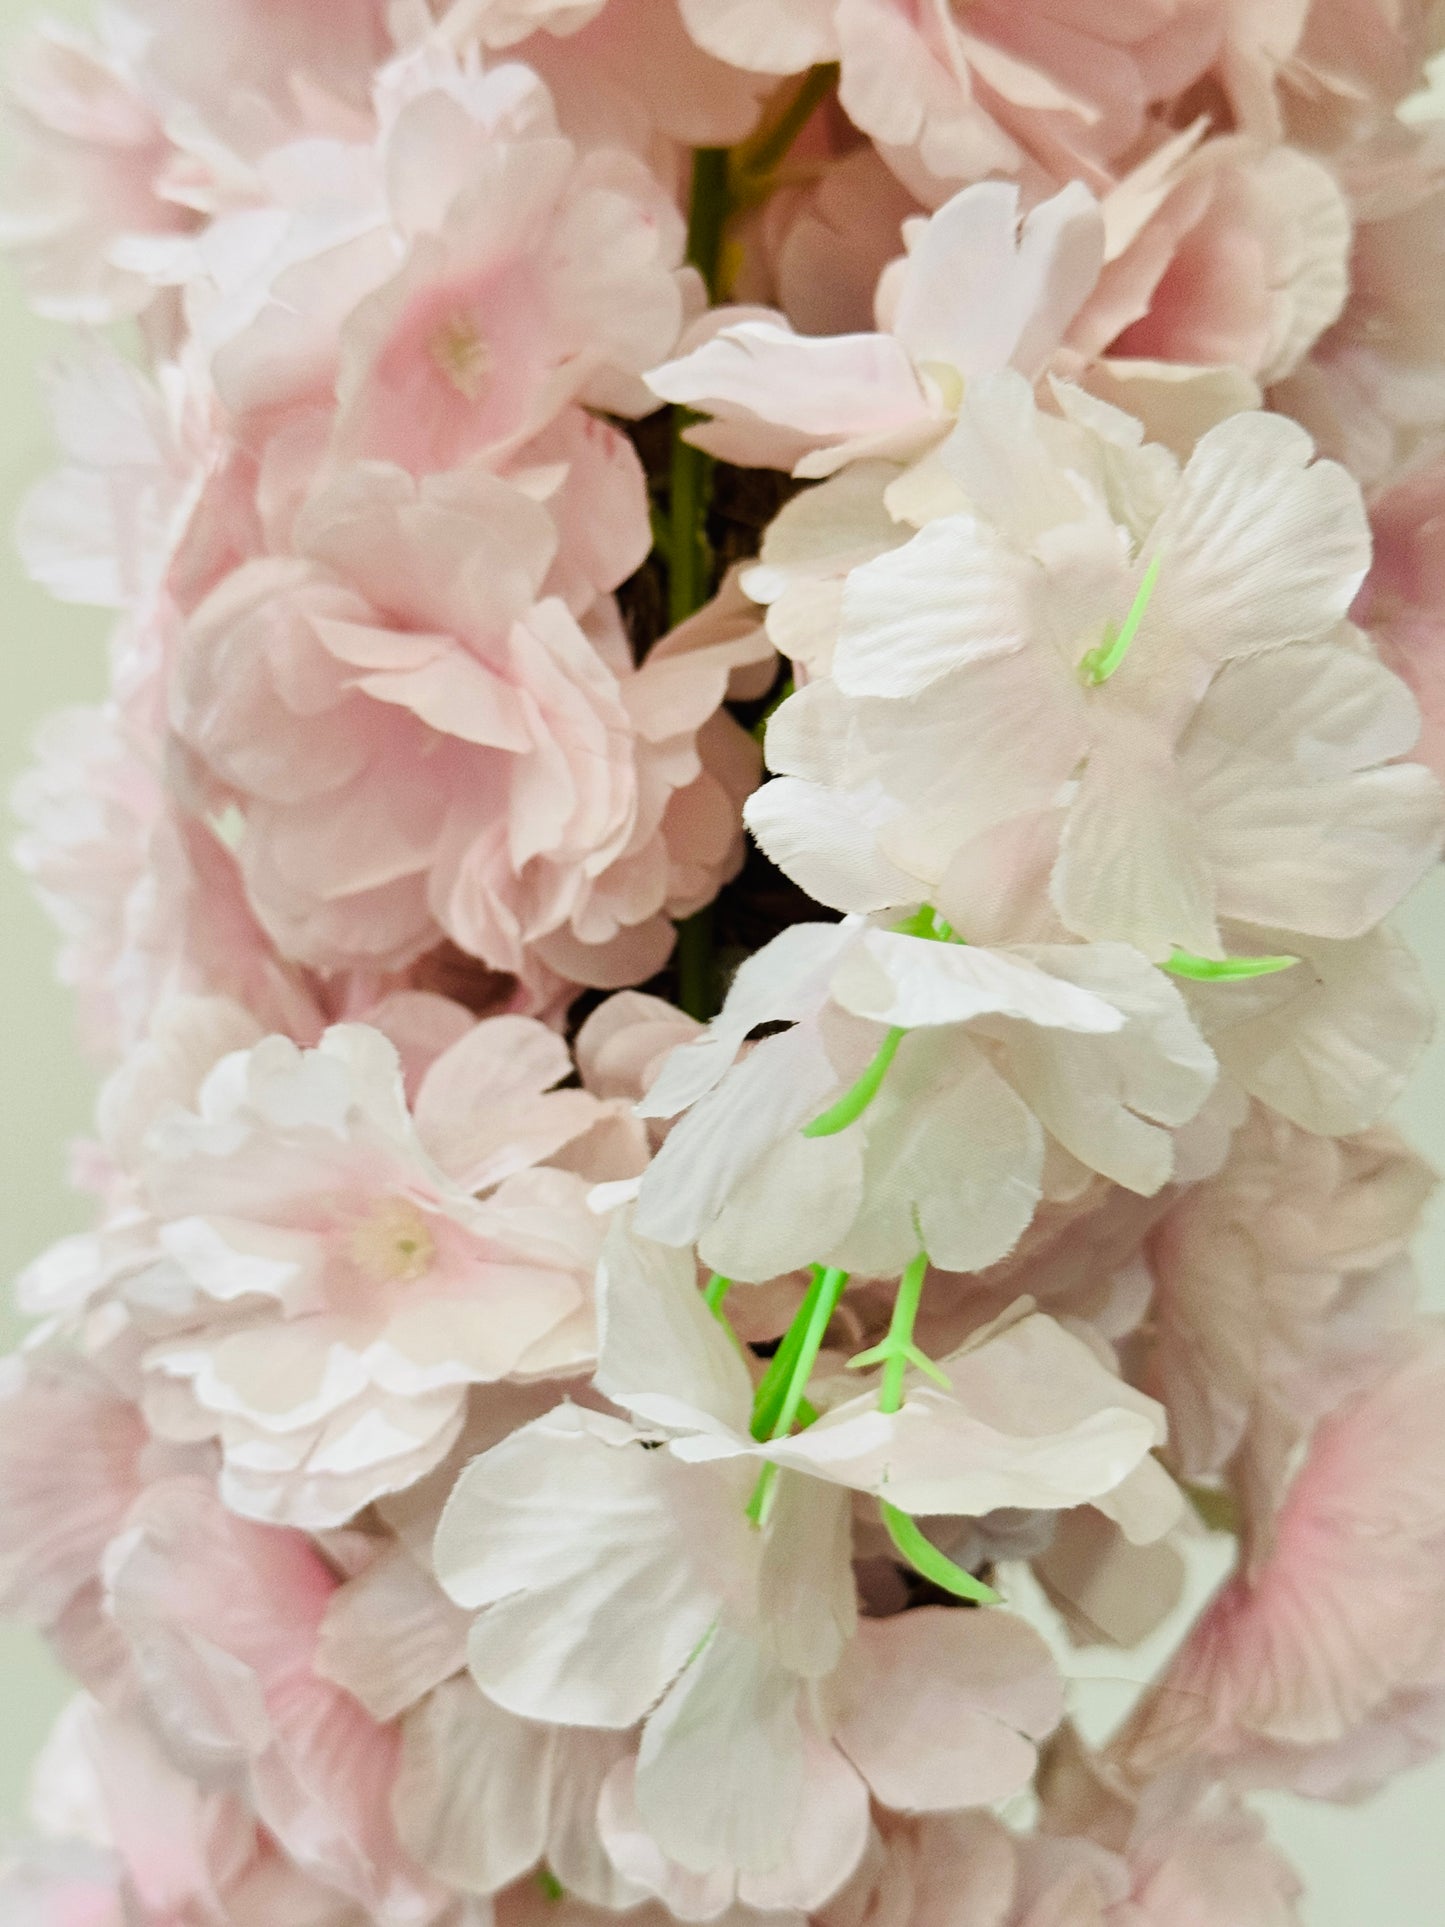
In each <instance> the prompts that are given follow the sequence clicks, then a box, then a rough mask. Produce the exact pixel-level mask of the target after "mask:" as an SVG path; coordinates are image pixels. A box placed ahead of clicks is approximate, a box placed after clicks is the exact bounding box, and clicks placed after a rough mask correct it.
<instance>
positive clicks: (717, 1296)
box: [702, 1271, 733, 1318]
mask: <svg viewBox="0 0 1445 1927" xmlns="http://www.w3.org/2000/svg"><path fill="white" fill-rule="evenodd" d="M732 1288H733V1281H732V1279H731V1278H724V1277H723V1275H722V1273H721V1272H720V1271H715V1272H713V1274H712V1276H711V1277H710V1278H709V1279H708V1281H707V1283H706V1284H705V1285H704V1286H703V1288H702V1296H703V1303H704V1304H705V1305H706V1306H707V1308H708V1310H709V1311H710V1312H711V1313H712V1315H713V1317H714V1318H721V1317H722V1308H723V1304H724V1301H725V1300H726V1298H727V1295H728V1293H729V1292H730V1291H731V1290H732Z"/></svg>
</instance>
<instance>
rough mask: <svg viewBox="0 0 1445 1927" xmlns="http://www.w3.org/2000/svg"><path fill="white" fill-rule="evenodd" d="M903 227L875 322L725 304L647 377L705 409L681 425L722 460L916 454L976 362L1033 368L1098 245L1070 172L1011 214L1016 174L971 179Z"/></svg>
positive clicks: (806, 469) (798, 464)
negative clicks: (1047, 195) (695, 341)
mask: <svg viewBox="0 0 1445 1927" xmlns="http://www.w3.org/2000/svg"><path fill="white" fill-rule="evenodd" d="M904 234H905V237H906V239H907V241H908V253H907V255H906V257H905V258H904V259H903V260H902V261H900V262H898V263H896V264H895V270H896V271H895V270H890V271H889V272H888V273H887V274H886V275H885V277H884V280H883V281H882V283H880V287H879V291H878V306H879V310H880V314H879V319H880V324H881V332H879V333H877V334H841V335H833V334H828V335H807V334H802V335H800V334H795V333H794V332H793V330H792V328H791V327H789V326H788V325H787V324H786V323H785V322H784V321H783V319H782V317H780V316H771V315H763V316H759V317H756V318H754V317H749V318H746V319H742V320H739V321H737V322H734V323H732V324H731V325H720V324H725V323H726V310H724V311H722V312H721V313H716V314H712V315H709V316H708V317H707V318H706V322H705V327H706V331H707V338H706V339H705V340H703V341H702V342H701V344H700V345H699V346H697V347H695V348H693V349H692V351H691V352H690V353H689V354H686V355H684V356H683V357H682V358H681V359H680V360H677V361H673V362H668V363H667V364H665V365H664V366H663V367H661V368H655V369H653V371H652V372H651V374H650V375H649V376H648V384H649V386H650V387H651V388H652V390H653V392H654V393H655V394H658V395H660V396H661V397H662V399H663V400H664V401H671V402H679V403H682V404H685V405H686V406H687V407H689V408H697V409H703V410H706V411H707V413H709V414H710V415H711V416H712V417H713V421H712V422H711V423H709V424H706V425H705V426H704V427H702V428H699V429H695V430H693V431H692V434H691V439H692V440H694V441H695V442H696V443H697V444H698V446H699V447H702V448H706V449H708V450H710V451H711V452H712V453H713V454H715V455H719V456H721V457H722V458H723V459H724V460H726V461H733V462H743V463H751V464H755V465H756V464H764V465H767V466H770V467H776V468H791V469H792V470H793V473H794V474H796V475H812V476H816V475H827V474H830V473H831V472H832V471H833V470H834V469H836V468H838V467H839V466H840V465H841V464H842V463H844V462H847V461H851V460H855V459H857V458H859V457H862V456H867V455H882V456H892V457H901V456H907V455H910V454H916V453H918V452H919V451H920V450H922V449H924V448H927V447H928V446H929V445H930V444H931V443H932V442H934V441H936V440H937V439H938V438H939V436H940V435H941V433H942V432H943V430H944V428H945V427H946V426H947V424H948V422H949V421H950V420H951V419H952V416H953V414H954V412H955V411H956V410H957V407H958V403H959V399H960V397H961V396H962V394H963V391H964V387H965V385H966V384H967V383H968V382H970V381H972V380H973V379H974V378H975V377H976V376H978V375H984V374H994V373H996V372H997V371H998V370H999V369H1000V368H1007V367H1013V368H1018V369H1019V370H1021V371H1022V372H1023V373H1024V374H1025V375H1026V376H1027V377H1028V378H1029V379H1030V380H1033V379H1034V378H1035V377H1036V376H1038V375H1039V374H1040V373H1041V372H1042V370H1043V369H1044V368H1045V367H1046V366H1047V364H1048V361H1049V358H1050V356H1051V355H1052V354H1053V352H1054V350H1055V349H1056V348H1057V347H1058V345H1059V342H1060V341H1061V340H1062V338H1063V336H1064V333H1065V331H1066V330H1067V328H1068V327H1069V324H1070V323H1071V322H1072V321H1073V319H1074V317H1075V315H1076V314H1077V313H1078V311H1079V309H1080V307H1081V306H1082V305H1083V303H1084V301H1085V298H1086V297H1087V296H1088V294H1089V292H1090V291H1091V289H1092V288H1093V285H1094V282H1095V280H1096V278H1097V276H1098V272H1099V267H1100V265H1101V262H1102V255H1103V227H1102V224H1101V222H1100V219H1099V214H1098V210H1097V208H1096V206H1095V204H1094V201H1093V198H1092V196H1091V195H1089V194H1088V192H1087V191H1086V190H1084V189H1083V188H1081V187H1079V186H1078V185H1077V184H1075V185H1071V186H1069V187H1067V188H1065V189H1064V190H1063V192H1062V193H1060V194H1057V195H1055V196H1054V198H1053V199H1052V200H1049V201H1044V202H1042V203H1041V204H1040V205H1039V206H1038V207H1036V208H1034V209H1033V210H1032V211H1031V212H1030V213H1029V214H1028V215H1027V216H1026V218H1024V219H1023V221H1022V224H1020V216H1019V196H1018V190H1017V188H1016V187H1014V186H1013V185H1012V184H1011V183H1004V182H1001V181H991V182H986V183H980V184H979V185H978V186H976V187H971V188H966V189H965V190H964V191H963V192H962V193H961V194H956V195H955V196H954V197H953V199H952V200H950V201H949V202H947V203H946V205H945V206H943V207H941V208H940V209H939V210H938V212H937V213H936V214H934V215H933V216H932V217H931V218H930V219H928V220H926V221H922V220H920V221H917V222H910V223H907V224H906V225H905V228H904ZM983 286H986V287H988V288H989V289H990V290H991V297H990V300H989V302H988V303H987V305H986V306H979V305H977V304H974V303H971V302H970V301H969V300H968V299H967V290H968V289H969V288H971V287H983Z"/></svg>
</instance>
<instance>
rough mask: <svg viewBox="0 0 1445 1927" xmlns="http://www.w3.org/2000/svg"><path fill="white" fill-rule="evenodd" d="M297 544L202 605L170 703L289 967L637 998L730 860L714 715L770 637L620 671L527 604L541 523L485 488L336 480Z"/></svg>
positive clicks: (530, 503)
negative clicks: (461, 972)
mask: <svg viewBox="0 0 1445 1927" xmlns="http://www.w3.org/2000/svg"><path fill="white" fill-rule="evenodd" d="M296 546H297V553H296V554H295V555H294V556H291V557H279V556H278V557H275V558H268V559H263V560H258V561H256V562H254V563H251V564H249V565H247V566H246V567H244V568H242V569H240V570H239V571H237V572H236V573H235V574H234V575H232V576H231V577H229V578H228V579H227V580H226V581H224V582H223V583H222V584H221V586H220V587H219V588H218V589H217V590H216V591H215V592H214V593H213V594H212V595H211V596H210V597H209V598H208V599H207V601H206V602H205V603H203V604H202V606H201V607H200V608H199V609H198V610H197V612H196V614H195V615H194V617H193V618H192V620H191V623H190V625H189V628H188V631H187V635H186V639H185V642H184V645H183V649H182V655H181V661H180V665H179V669H178V678H177V685H176V690H175V698H174V701H175V722H176V727H177V729H178V731H179V733H180V735H181V737H182V739H183V740H184V741H185V742H186V743H187V745H188V746H189V747H190V749H191V751H192V752H193V756H194V759H195V769H196V780H197V783H198V784H199V785H201V786H202V787H203V790H204V791H205V792H206V793H208V797H209V800H210V803H211V807H212V808H213V809H215V810H218V811H219V810H226V809H228V808H230V809H234V810H235V811H236V812H238V814H239V816H240V819H241V822H242V825H243V828H242V830H241V834H240V838H239V856H240V862H241V867H242V872H243V874H244V876H245V879H246V884H247V889H248V892H249V894H250V898H251V901H252V903H253V904H254V906H255V909H256V912H257V914H258V916H259V917H260V919H261V921H262V923H263V924H264V925H265V926H266V928H267V929H268V930H269V932H270V933H271V935H272V937H273V939H274V941H275V942H276V943H277V946H278V948H279V949H280V950H281V951H282V953H283V954H284V955H286V956H288V957H292V958H296V959H299V960H301V961H304V962H308V963H311V964H314V965H316V966H317V967H318V968H321V969H326V970H336V969H339V968H348V967H352V968H354V967H362V966H374V967H379V968H391V969H395V968H400V967H402V966H404V965H405V964H407V963H409V962H411V961H412V960H413V959H414V958H416V957H417V956H419V955H420V954H421V953H422V952H423V951H425V950H428V949H430V948H432V947H433V946H434V945H435V944H437V943H438V942H439V941H440V940H441V938H442V937H443V936H450V937H451V938H453V939H454V941H456V942H457V943H458V944H459V945H460V947H461V948H462V949H463V950H465V951H467V952H468V953H469V954H471V955H472V956H475V957H479V958H481V959H482V960H483V961H484V962H485V963H487V964H489V965H491V966H492V967H493V968H494V969H497V970H502V971H508V972H511V973H513V974H515V975H518V976H520V977H522V978H524V979H525V980H526V981H527V982H528V983H529V984H530V985H531V986H533V987H534V988H535V989H536V990H538V991H539V992H541V993H542V994H544V995H545V994H546V993H548V992H550V990H551V988H552V986H553V985H554V984H555V983H556V982H557V980H558V979H562V980H566V981H570V982H573V983H579V982H590V983H594V984H600V985H605V986H608V987H611V986H615V985H617V984H620V983H625V982H629V981H635V980H638V979H642V978H645V977H647V976H648V975H649V974H650V973H651V972H652V971H653V970H655V969H656V968H657V967H658V965H659V964H660V963H661V962H662V960H663V958H664V957H665V956H666V954H667V951H668V949H669V948H670V946H671V941H672V932H671V928H670V925H669V922H668V917H669V915H673V916H677V915H686V914H689V913H690V912H691V911H692V910H694V909H696V908H697V907H698V906H699V904H700V903H702V902H705V901H707V900H708V899H709V898H710V897H711V896H712V895H713V894H714V893H715V891H716V889H717V887H718V885H719V884H720V883H721V881H722V880H723V878H724V877H725V876H727V875H728V874H730V873H731V870H732V869H733V868H735V867H736V865H737V864H738V863H739V862H740V860H741V854H742V852H741V840H740V836H739V831H738V825H737V817H736V812H737V806H738V803H739V801H740V795H739V789H740V788H741V790H743V791H744V792H745V790H746V788H747V786H748V785H749V784H750V782H751V780H752V777H751V771H752V768H753V767H754V764H753V759H752V755H751V745H749V744H747V743H746V739H745V738H744V737H743V734H742V732H741V730H739V729H738V728H737V726H736V725H734V724H732V723H731V722H730V721H729V720H728V719H726V718H724V717H721V716H719V715H718V713H717V712H718V710H719V706H720V704H721V701H722V698H723V696H724V694H725V692H726V689H727V686H728V680H729V677H730V675H731V674H732V673H733V671H734V670H736V669H738V668H740V667H742V666H744V665H746V664H748V663H752V662H756V661H758V660H759V659H760V658H764V657H766V656H767V654H768V653H769V651H768V645H767V643H766V641H765V640H764V639H762V638H761V637H760V636H759V634H758V632H757V631H756V630H755V629H753V628H751V627H745V628H744V629H743V630H742V632H741V633H738V631H737V628H736V626H734V627H733V628H732V629H726V628H725V629H724V630H723V632H722V633H721V634H715V632H714V630H713V628H712V627H711V626H710V623H709V621H708V620H707V619H705V618H699V619H698V621H697V622H696V623H695V624H694V625H692V626H691V627H690V628H688V629H686V630H679V631H677V632H675V634H674V636H673V637H672V638H671V639H670V641H669V643H668V645H667V646H666V647H665V648H663V649H659V650H655V651H654V652H653V654H652V656H651V657H650V658H649V660H648V661H647V662H646V663H645V664H644V665H643V666H642V668H641V669H634V668H633V666H632V663H631V660H630V655H629V651H628V646H627V643H626V640H625V638H624V637H623V635H622V634H621V633H620V625H619V624H618V622H617V618H616V615H615V612H614V611H613V610H611V609H610V607H608V606H605V605H599V607H598V608H597V610H596V611H594V613H593V615H592V616H591V617H590V618H589V627H588V628H587V629H584V628H583V627H582V626H580V625H579V623H578V622H577V621H576V620H575V618H574V617H573V615H572V614H571V613H570V612H569V611H568V609H567V608H566V607H565V605H564V604H563V603H562V602H560V601H559V600H556V599H555V598H551V597H547V598H544V599H542V600H538V599H537V598H538V596H539V594H540V592H541V590H542V585H543V581H544V578H545V577H546V574H547V571H548V569H549V568H550V566H551V563H552V558H553V556H554V554H555V552H556V535H555V531H554V525H553V523H552V520H551V518H550V517H549V515H548V513H547V511H546V509H545V508H544V507H543V506H542V505H541V504H539V503H538V502H536V501H535V500H533V499H532V498H531V496H529V495H528V494H526V493H525V492H523V491H522V490H521V489H519V488H515V487H512V486H509V485H508V484H506V483H503V482H501V481H499V480H497V479H495V478H494V477H493V476H491V475H490V474H489V473H488V472H487V471H486V470H484V469H481V468H478V467H472V468H469V469H464V470H460V471H458V472H456V473H455V474H451V475H447V476H433V477H429V478H428V479H427V480H426V481H424V482H422V483H420V484H414V483H413V482H412V481H411V479H410V478H409V477H408V476H407V475H405V474H404V473H403V472H402V471H401V470H399V469H395V468H392V467H389V466H386V465H383V464H362V465H359V466H357V467H355V468H353V469H350V470H347V471H345V472H344V473H343V474H342V475H341V476H340V477H339V478H338V479H337V481H336V482H335V483H334V484H333V485H331V486H330V487H329V488H326V489H324V490H323V491H322V492H321V493H320V494H318V495H317V496H315V497H314V498H313V499H312V500H311V501H310V502H309V503H308V505H307V507H306V510H305V512H304V514H303V516H302V517H301V519H300V520H299V521H298V524H297V530H296ZM674 850H676V852H677V854H676V856H674V854H673V852H674ZM699 859H701V860H700V861H699Z"/></svg>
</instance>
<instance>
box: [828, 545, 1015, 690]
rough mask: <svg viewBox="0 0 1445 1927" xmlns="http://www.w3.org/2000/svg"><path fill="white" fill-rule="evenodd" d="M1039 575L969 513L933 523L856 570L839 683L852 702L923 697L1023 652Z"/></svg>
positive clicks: (847, 594) (847, 602)
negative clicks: (972, 668)
mask: <svg viewBox="0 0 1445 1927" xmlns="http://www.w3.org/2000/svg"><path fill="white" fill-rule="evenodd" d="M1038 573H1039V572H1038V570H1037V569H1036V568H1035V567H1034V566H1033V565H1031V564H1030V563H1029V562H1028V561H1026V559H1025V558H1024V557H1023V556H1021V555H1019V554H1018V553H1016V552H1015V551H1014V550H1013V549H1011V548H1010V547H1008V546H1007V544H1006V543H1005V542H1004V541H1003V540H1002V539H1001V537H999V536H998V535H997V534H996V533H995V532H994V530H992V529H991V528H989V527H988V525H987V524H986V523H983V522H981V521H978V520H976V519H975V518H974V517H973V516H969V515H950V516H946V517H944V518H943V519H942V520H941V521H937V522H930V523H929V524H928V526H927V528H924V529H920V531H919V532H918V534H917V535H915V536H914V538H913V540H912V541H911V542H906V543H905V544H904V546H903V547H902V548H901V549H894V550H893V551H892V552H891V553H890V554H888V555H881V556H879V557H878V558H877V560H876V561H873V562H867V563H865V564H864V565H863V567H862V568H859V569H855V570H854V571H853V573H852V574H851V575H850V576H849V578H848V584H847V587H846V589H845V590H844V592H843V627H842V631H841V633H840V635H839V637H838V646H837V648H836V649H835V651H834V653H833V675H834V679H835V680H836V682H837V684H838V687H839V688H840V689H841V690H842V691H843V692H844V694H845V695H849V696H915V695H917V694H918V693H919V692H920V691H921V690H924V689H927V688H928V687H929V685H930V684H932V683H935V682H937V681H938V679H939V677H940V676H946V675H948V674H949V672H950V671H951V670H954V669H960V668H962V667H963V666H964V664H966V663H969V662H977V661H980V660H981V659H983V658H984V657H987V656H995V655H1000V654H1002V653H1003V652H1004V651H1005V650H1009V649H1018V648H1020V647H1022V645H1023V644H1024V642H1025V641H1026V640H1027V639H1028V637H1029V635H1030V634H1031V633H1032V631H1033V628H1034V610H1033V599H1034V596H1035V594H1036V590H1037V577H1038Z"/></svg>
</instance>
